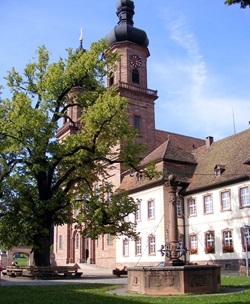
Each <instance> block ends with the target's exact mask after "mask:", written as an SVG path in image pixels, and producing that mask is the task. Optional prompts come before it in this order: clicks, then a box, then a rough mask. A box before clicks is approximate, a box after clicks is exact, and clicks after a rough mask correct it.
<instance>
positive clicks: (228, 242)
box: [222, 229, 234, 252]
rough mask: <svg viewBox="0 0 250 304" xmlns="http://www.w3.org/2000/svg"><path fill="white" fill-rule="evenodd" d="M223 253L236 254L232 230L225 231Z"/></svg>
mask: <svg viewBox="0 0 250 304" xmlns="http://www.w3.org/2000/svg"><path fill="white" fill-rule="evenodd" d="M222 251H223V252H234V247H233V237H232V230H228V229H227V230H224V231H223V234H222Z"/></svg>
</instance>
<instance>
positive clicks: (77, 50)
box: [76, 27, 85, 53]
mask: <svg viewBox="0 0 250 304" xmlns="http://www.w3.org/2000/svg"><path fill="white" fill-rule="evenodd" d="M82 33H83V28H82V27H81V29H80V38H79V41H80V46H79V48H77V49H76V53H79V52H80V51H81V50H83V51H85V49H84V48H83V46H82V41H83V38H82Z"/></svg>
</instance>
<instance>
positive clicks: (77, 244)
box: [76, 233, 79, 249]
mask: <svg viewBox="0 0 250 304" xmlns="http://www.w3.org/2000/svg"><path fill="white" fill-rule="evenodd" d="M76 249H79V234H78V233H77V234H76Z"/></svg>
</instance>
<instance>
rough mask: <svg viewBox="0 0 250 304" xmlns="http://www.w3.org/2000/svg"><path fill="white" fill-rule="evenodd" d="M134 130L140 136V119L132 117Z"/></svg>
mask: <svg viewBox="0 0 250 304" xmlns="http://www.w3.org/2000/svg"><path fill="white" fill-rule="evenodd" d="M134 128H135V129H136V131H137V132H138V133H139V134H140V133H141V117H140V116H136V115H135V116H134Z"/></svg>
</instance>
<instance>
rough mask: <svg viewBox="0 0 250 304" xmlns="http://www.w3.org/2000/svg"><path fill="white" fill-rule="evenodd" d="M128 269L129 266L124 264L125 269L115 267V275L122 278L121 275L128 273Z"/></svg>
mask: <svg viewBox="0 0 250 304" xmlns="http://www.w3.org/2000/svg"><path fill="white" fill-rule="evenodd" d="M127 274H128V271H127V267H126V266H124V267H123V269H118V268H116V269H114V270H113V275H115V276H116V277H117V278H120V276H121V275H127Z"/></svg>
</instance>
